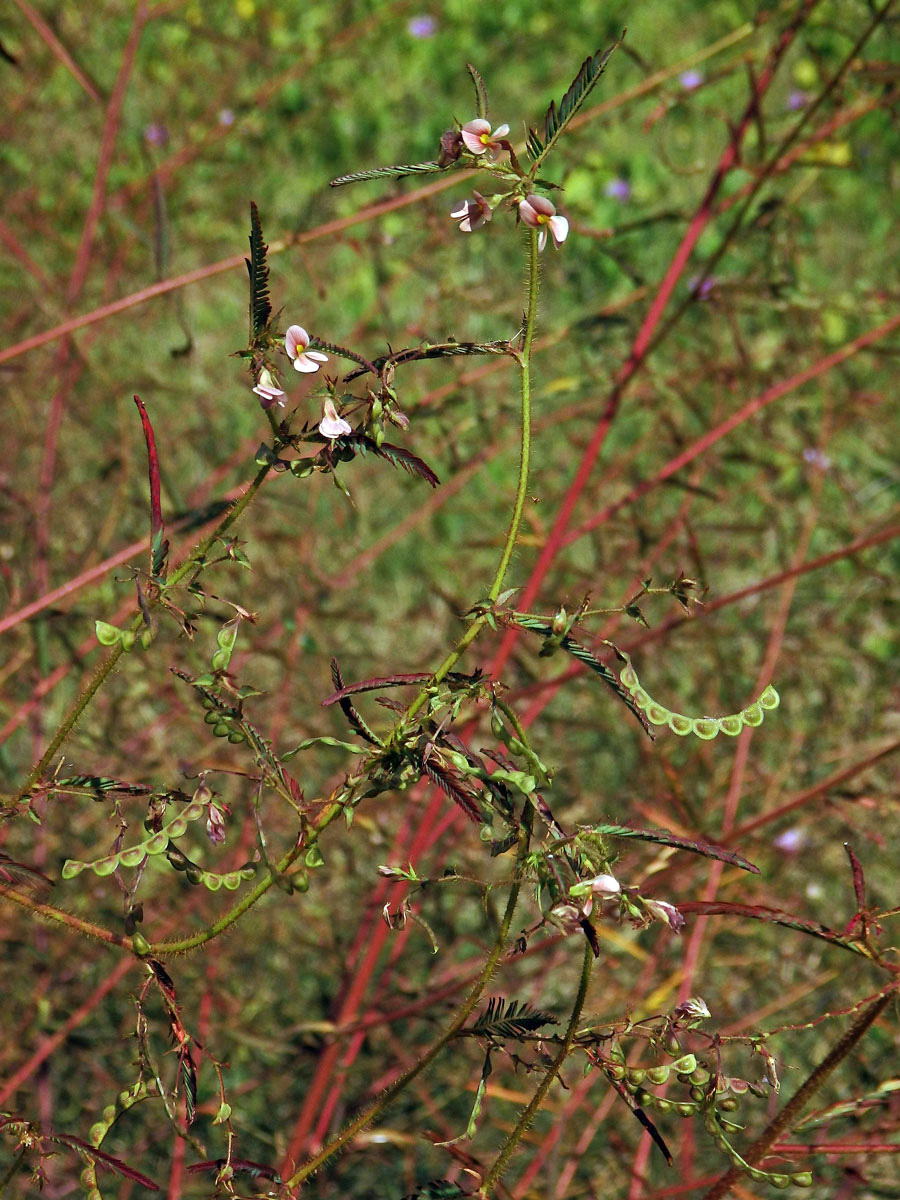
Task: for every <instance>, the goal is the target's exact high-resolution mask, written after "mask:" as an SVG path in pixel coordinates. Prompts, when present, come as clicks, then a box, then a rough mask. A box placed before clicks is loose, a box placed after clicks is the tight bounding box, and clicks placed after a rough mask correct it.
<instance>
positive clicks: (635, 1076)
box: [625, 1067, 647, 1087]
mask: <svg viewBox="0 0 900 1200" xmlns="http://www.w3.org/2000/svg"><path fill="white" fill-rule="evenodd" d="M646 1074H647V1072H646V1071H645V1070H643V1069H642V1068H641V1067H628V1069H627V1070H626V1071H625V1079H626V1082H627V1083H628V1085H629V1086H631V1087H640V1085H641V1084H642V1083H643V1082H644V1078H645V1076H646Z"/></svg>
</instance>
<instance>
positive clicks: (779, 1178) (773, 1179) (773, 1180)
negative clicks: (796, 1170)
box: [768, 1174, 791, 1191]
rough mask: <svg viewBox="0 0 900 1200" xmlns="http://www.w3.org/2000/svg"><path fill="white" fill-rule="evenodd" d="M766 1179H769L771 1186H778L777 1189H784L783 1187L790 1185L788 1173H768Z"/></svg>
mask: <svg viewBox="0 0 900 1200" xmlns="http://www.w3.org/2000/svg"><path fill="white" fill-rule="evenodd" d="M768 1179H769V1183H770V1184H771V1185H772V1187H773V1188H778V1190H779V1191H784V1189H785V1188H788V1187H790V1186H791V1177H790V1175H780V1174H777V1175H769V1177H768Z"/></svg>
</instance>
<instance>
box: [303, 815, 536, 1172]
mask: <svg viewBox="0 0 900 1200" xmlns="http://www.w3.org/2000/svg"><path fill="white" fill-rule="evenodd" d="M533 822H534V807H533V805H532V804H531V803H530V802H529V803H527V804H526V806H525V812H524V813H523V815H522V824H521V826H520V828H519V846H518V853H517V855H516V880H515V882H514V883H513V885H512V887H511V888H510V892H509V898H508V900H507V902H506V911H505V912H504V914H503V919H502V921H501V922H500V929H499V931H498V933H497V937H496V939H495V941H494V946H493V949H492V950H491V953H490V954H489V955H488V958H487V961H486V962H485V964H484V967H483V968H482V969H481V972H480V974H479V976H478V978H477V979H476V980H475V983H474V984H473V985H472V988H471V990H470V992H469V994H468V995H467V996H466V998H465V1000H464V1001H463V1003H462V1005H461V1006H460V1008H459V1009H458V1010H457V1012H456V1015H455V1017H454V1018H453V1020H452V1021H451V1022H450V1024H449V1025H448V1027H447V1029H446V1030H445V1031H444V1033H443V1034H442V1035H441V1036H440V1037H439V1038H438V1039H437V1041H436V1042H434V1043H433V1044H432V1045H431V1046H430V1047H429V1049H428V1050H426V1052H425V1054H424V1055H423V1056H422V1057H421V1058H420V1059H419V1060H418V1062H416V1063H415V1064H414V1065H413V1066H411V1067H410V1068H409V1069H408V1070H406V1071H404V1072H403V1074H402V1075H401V1076H400V1077H399V1078H398V1079H395V1080H394V1082H393V1083H392V1084H391V1085H390V1087H388V1088H385V1090H384V1091H383V1092H382V1093H381V1095H380V1096H379V1097H378V1099H377V1100H376V1101H374V1103H372V1104H370V1105H369V1107H368V1108H367V1109H365V1110H364V1111H363V1112H361V1113H360V1114H359V1116H358V1117H356V1118H355V1120H353V1121H351V1122H350V1124H349V1125H348V1126H347V1127H346V1128H345V1129H342V1130H341V1132H340V1133H339V1134H338V1135H337V1136H336V1137H333V1138H332V1139H331V1141H330V1142H326V1143H325V1145H324V1146H323V1147H322V1149H321V1150H320V1151H319V1152H318V1154H314V1155H313V1157H312V1158H310V1159H308V1160H307V1161H306V1162H305V1163H304V1164H303V1166H302V1167H300V1168H299V1169H298V1170H297V1171H295V1172H294V1174H293V1175H292V1176H291V1177H290V1179H289V1180H288V1181H287V1186H288V1187H289V1188H296V1187H298V1186H299V1185H300V1184H302V1183H303V1181H304V1180H305V1179H308V1178H309V1177H310V1175H312V1174H313V1173H314V1172H315V1171H317V1170H318V1169H319V1167H321V1166H322V1164H323V1163H325V1162H327V1161H328V1159H329V1158H331V1157H332V1155H333V1154H336V1153H337V1151H338V1150H340V1149H341V1147H343V1146H345V1145H346V1144H347V1142H349V1141H350V1140H351V1138H354V1137H356V1135H357V1134H358V1133H359V1131H360V1130H361V1129H365V1127H366V1126H367V1125H368V1124H370V1122H372V1121H374V1120H375V1119H376V1118H377V1117H378V1116H380V1114H381V1113H382V1112H383V1111H384V1109H385V1108H387V1106H388V1105H389V1104H390V1103H391V1101H392V1100H393V1099H394V1097H395V1096H397V1095H398V1094H399V1093H400V1092H402V1091H403V1089H404V1088H405V1087H407V1086H408V1085H409V1084H410V1083H412V1081H413V1080H414V1079H415V1078H416V1077H417V1076H418V1075H420V1074H421V1073H422V1071H424V1070H425V1068H426V1067H427V1066H428V1065H429V1064H430V1063H431V1062H433V1061H434V1059H435V1058H437V1056H438V1055H439V1054H440V1052H441V1051H442V1050H443V1049H444V1047H445V1046H446V1045H448V1044H449V1043H450V1042H452V1041H453V1039H454V1038H455V1037H456V1036H457V1034H458V1033H459V1031H460V1029H462V1027H463V1025H464V1024H465V1023H466V1021H467V1020H468V1017H469V1014H470V1013H471V1012H472V1010H473V1009H474V1008H475V1005H476V1004H477V1003H478V1001H479V999H480V997H481V994H482V992H483V991H484V989H485V988H486V987H487V985H488V983H489V982H490V979H491V976H492V975H493V974H494V971H495V970H496V969H497V964H498V963H499V961H500V956H501V955H502V954H503V951H504V948H505V946H506V940H507V938H508V937H509V931H510V928H511V926H512V919H513V914H514V913H515V911H516V904H517V903H518V899H519V892H520V890H521V887H522V879H523V876H524V871H525V860H526V858H527V855H528V849H529V846H530V845H531V829H532V825H533Z"/></svg>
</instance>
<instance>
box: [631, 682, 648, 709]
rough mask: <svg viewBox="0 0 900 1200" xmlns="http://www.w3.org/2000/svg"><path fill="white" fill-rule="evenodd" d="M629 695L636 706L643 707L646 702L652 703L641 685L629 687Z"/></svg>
mask: <svg viewBox="0 0 900 1200" xmlns="http://www.w3.org/2000/svg"><path fill="white" fill-rule="evenodd" d="M631 696H632V699H633V700H634V702H635V704H636V705H637V707H638V708H640V709H644V708H646V707H647V705H648V704H650V703H652V701H651V700H650V697H649V696H648V695H647V693H646V692H645V691H644V689H643V688H642V687H634V688H632V689H631Z"/></svg>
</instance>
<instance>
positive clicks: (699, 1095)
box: [688, 1087, 706, 1102]
mask: <svg viewBox="0 0 900 1200" xmlns="http://www.w3.org/2000/svg"><path fill="white" fill-rule="evenodd" d="M688 1095H689V1096H690V1098H691V1099H692V1100H697V1101H698V1102H699V1101H701V1100H705V1099H706V1092H705V1091H704V1090H703V1088H702V1087H692V1088H691V1090H690V1092H688Z"/></svg>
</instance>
